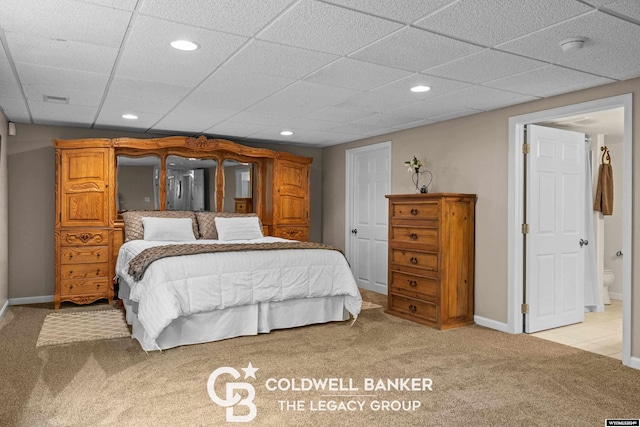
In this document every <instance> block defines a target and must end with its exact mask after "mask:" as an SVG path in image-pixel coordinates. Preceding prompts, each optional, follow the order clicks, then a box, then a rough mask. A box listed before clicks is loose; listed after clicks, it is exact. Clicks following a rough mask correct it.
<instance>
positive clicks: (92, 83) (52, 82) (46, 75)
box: [16, 62, 109, 92]
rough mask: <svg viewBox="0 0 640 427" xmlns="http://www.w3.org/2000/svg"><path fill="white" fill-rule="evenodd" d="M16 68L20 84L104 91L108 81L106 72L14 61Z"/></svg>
mask: <svg viewBox="0 0 640 427" xmlns="http://www.w3.org/2000/svg"><path fill="white" fill-rule="evenodd" d="M16 70H17V71H18V75H19V76H20V83H22V85H42V86H49V87H52V88H69V89H74V90H86V91H90V92H104V90H105V88H106V87H107V82H108V81H109V75H108V74H101V73H92V72H89V71H79V70H70V69H65V68H54V67H46V66H41V65H35V64H25V63H22V62H17V63H16Z"/></svg>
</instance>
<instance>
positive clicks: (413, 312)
mask: <svg viewBox="0 0 640 427" xmlns="http://www.w3.org/2000/svg"><path fill="white" fill-rule="evenodd" d="M389 310H391V311H396V312H399V313H403V314H405V315H410V316H415V317H417V318H420V319H424V320H427V321H429V322H434V323H437V322H438V306H437V305H436V304H433V303H431V302H428V301H420V300H415V299H411V298H405V297H402V296H398V295H390V297H389Z"/></svg>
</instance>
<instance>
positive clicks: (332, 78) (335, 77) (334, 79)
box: [304, 58, 411, 90]
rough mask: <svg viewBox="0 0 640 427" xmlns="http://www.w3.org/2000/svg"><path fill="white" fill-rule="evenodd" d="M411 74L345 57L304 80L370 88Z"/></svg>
mask: <svg viewBox="0 0 640 427" xmlns="http://www.w3.org/2000/svg"><path fill="white" fill-rule="evenodd" d="M409 75H411V72H409V71H404V70H398V69H397V68H390V67H385V66H382V65H376V64H371V63H369V62H362V61H358V60H355V59H350V58H343V59H340V60H338V61H336V62H334V63H333V64H330V65H327V66H326V67H324V68H322V69H321V70H318V71H316V72H315V73H313V74H311V75H310V76H308V77H306V78H305V79H304V80H305V81H308V82H313V83H320V84H325V85H329V86H338V87H346V88H352V89H360V90H369V89H373V88H376V87H378V86H381V85H384V84H387V83H390V82H393V81H396V80H398V79H401V78H403V77H407V76H409Z"/></svg>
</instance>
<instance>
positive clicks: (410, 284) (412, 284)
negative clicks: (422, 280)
mask: <svg viewBox="0 0 640 427" xmlns="http://www.w3.org/2000/svg"><path fill="white" fill-rule="evenodd" d="M409 286H411V287H412V288H415V287H416V286H418V282H416V281H415V280H409Z"/></svg>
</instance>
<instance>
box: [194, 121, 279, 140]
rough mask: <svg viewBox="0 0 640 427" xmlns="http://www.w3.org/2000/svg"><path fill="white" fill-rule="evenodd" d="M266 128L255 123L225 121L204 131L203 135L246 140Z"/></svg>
mask: <svg viewBox="0 0 640 427" xmlns="http://www.w3.org/2000/svg"><path fill="white" fill-rule="evenodd" d="M267 127H268V126H266V125H258V124H255V123H240V122H233V121H230V120H227V121H225V122H222V123H218V124H217V125H215V126H212V127H210V128H209V129H206V130H205V133H206V134H208V135H218V136H228V137H236V138H246V137H248V136H249V135H252V134H254V133H256V132H260V131H263V130H265V129H266V128H267Z"/></svg>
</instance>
